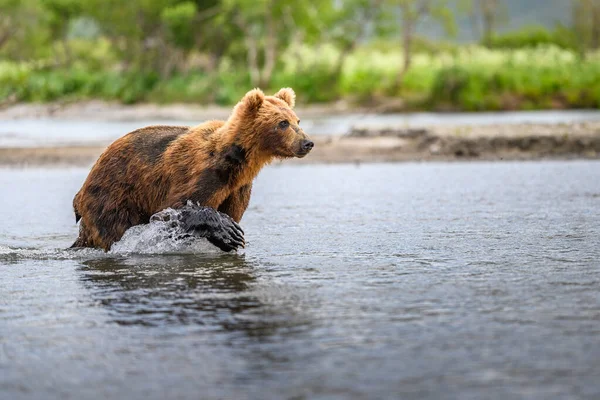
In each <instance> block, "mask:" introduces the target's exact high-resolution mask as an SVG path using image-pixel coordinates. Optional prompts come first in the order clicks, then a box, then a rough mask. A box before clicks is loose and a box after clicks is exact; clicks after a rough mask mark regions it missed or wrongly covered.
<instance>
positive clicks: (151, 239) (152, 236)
mask: <svg viewBox="0 0 600 400" xmlns="http://www.w3.org/2000/svg"><path fill="white" fill-rule="evenodd" d="M178 213H179V211H177V210H173V209H171V208H169V209H166V210H163V211H161V214H162V216H163V219H168V220H167V221H165V220H154V219H153V220H151V221H150V223H149V224H144V225H136V226H133V227H131V228H129V229H128V230H127V231H126V232H125V234H124V235H123V237H122V238H121V240H119V241H118V242H116V243H114V244H113V245H112V247H111V248H110V251H109V253H110V254H132V253H134V254H198V253H202V254H219V253H222V251H221V250H219V249H218V248H217V247H216V246H213V245H212V244H211V243H210V242H209V241H208V240H206V239H205V238H202V237H196V236H192V235H190V234H189V233H187V232H185V231H184V230H183V229H182V228H181V226H180V225H179V224H178V223H177V220H178V218H177V215H178ZM165 215H170V218H164V216H165Z"/></svg>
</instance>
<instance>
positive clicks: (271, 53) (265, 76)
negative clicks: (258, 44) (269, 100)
mask: <svg viewBox="0 0 600 400" xmlns="http://www.w3.org/2000/svg"><path fill="white" fill-rule="evenodd" d="M272 6H273V5H272V4H271V2H269V4H267V14H266V16H265V25H266V26H267V37H266V38H265V52H264V54H265V63H264V65H263V69H262V71H261V74H260V85H259V86H260V87H263V88H267V87H268V86H269V83H270V82H271V76H272V75H273V70H274V69H275V63H276V62H277V32H276V29H275V21H273V14H272V13H271V9H272Z"/></svg>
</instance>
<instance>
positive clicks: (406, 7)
mask: <svg viewBox="0 0 600 400" xmlns="http://www.w3.org/2000/svg"><path fill="white" fill-rule="evenodd" d="M388 4H389V5H391V6H392V13H393V10H394V9H395V8H397V11H399V14H400V28H401V37H402V49H403V56H404V57H403V64H402V68H401V69H400V72H399V73H398V75H397V76H396V82H395V84H394V90H395V91H397V90H398V89H399V88H400V87H401V86H402V81H403V79H404V76H405V75H406V73H407V72H408V70H409V69H410V67H411V65H412V56H413V43H414V37H415V30H416V28H417V26H418V24H419V23H420V22H422V21H424V20H425V19H426V18H431V19H433V20H435V21H437V22H440V23H442V25H443V26H444V28H445V30H446V31H447V32H448V33H450V34H454V32H455V31H456V26H455V21H454V18H453V15H452V12H451V11H450V9H449V8H448V6H447V1H446V0H388Z"/></svg>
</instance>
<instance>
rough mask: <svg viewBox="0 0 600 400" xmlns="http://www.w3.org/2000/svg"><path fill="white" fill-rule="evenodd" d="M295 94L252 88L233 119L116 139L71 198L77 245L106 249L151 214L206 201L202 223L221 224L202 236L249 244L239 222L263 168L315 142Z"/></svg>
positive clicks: (226, 246) (229, 244) (230, 244)
mask: <svg viewBox="0 0 600 400" xmlns="http://www.w3.org/2000/svg"><path fill="white" fill-rule="evenodd" d="M295 98H296V95H295V93H294V91H293V90H292V89H290V88H283V89H281V90H280V91H279V92H277V93H276V94H275V95H273V96H265V94H264V93H263V92H262V91H261V90H260V89H254V90H251V91H249V92H248V93H246V95H245V96H244V97H243V98H242V100H241V101H240V102H239V103H238V104H237V105H236V106H235V107H234V109H233V112H232V114H231V116H230V117H229V119H227V121H208V122H205V123H202V124H200V125H198V126H196V127H185V126H149V127H146V128H142V129H138V130H135V131H133V132H131V133H129V134H127V135H125V136H123V137H121V138H120V139H117V140H116V141H115V142H114V143H112V144H111V145H110V146H109V147H108V148H107V149H106V150H105V151H104V153H102V155H100V157H99V159H98V160H97V161H96V163H95V165H94V166H93V167H92V169H91V171H90V173H89V175H88V177H87V179H86V180H85V182H84V184H83V186H82V188H81V190H79V192H78V193H77V195H76V196H75V199H74V200H73V208H74V210H75V217H76V221H79V220H81V221H80V225H79V238H78V239H77V240H76V241H75V243H74V244H73V247H97V248H102V249H104V250H105V251H108V250H109V249H110V247H111V245H112V244H113V243H114V242H116V241H118V240H119V239H121V237H122V236H123V234H124V233H125V231H126V230H127V229H128V228H130V227H132V226H134V225H139V224H145V223H148V222H149V221H150V217H151V216H152V215H153V214H155V213H157V212H159V211H161V210H163V209H165V208H168V207H171V208H186V207H188V208H189V207H193V206H194V204H197V205H199V206H203V207H202V210H201V211H202V212H200V213H196V214H195V218H196V219H197V221H196V223H194V226H195V227H196V228H198V227H203V229H205V230H209V231H210V230H211V229H220V231H219V232H216V233H214V234H212V233H211V232H208V234H206V235H203V236H207V237H208V239H209V240H211V242H213V244H215V245H217V246H219V247H220V248H221V249H223V250H226V251H229V250H232V249H234V248H236V247H237V246H240V245H243V239H242V240H241V241H240V240H239V236H240V235H239V234H240V233H243V232H241V229H240V228H239V226H238V225H237V222H239V221H240V220H241V218H242V215H244V212H245V211H246V208H247V207H248V202H249V200H250V192H251V190H252V181H253V180H254V178H255V177H256V176H257V174H258V172H259V171H260V170H261V168H262V167H263V166H265V165H266V164H268V163H269V162H271V161H272V160H273V159H274V158H289V157H304V156H305V155H306V154H308V152H310V150H311V149H312V147H313V145H314V144H313V142H312V141H310V139H309V137H308V136H307V135H306V134H305V133H304V131H303V130H302V129H301V128H300V127H299V126H298V124H299V123H300V120H299V119H298V117H297V116H296V114H295V113H294V111H293V108H294V104H295ZM190 201H191V202H192V203H189V202H190ZM188 211H189V210H188ZM192 211H193V210H192ZM198 219H199V220H198ZM232 220H233V221H235V222H233V221H232ZM198 229H199V228H198Z"/></svg>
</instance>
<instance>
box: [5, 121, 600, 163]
mask: <svg viewBox="0 0 600 400" xmlns="http://www.w3.org/2000/svg"><path fill="white" fill-rule="evenodd" d="M313 140H314V141H315V148H314V150H313V151H312V153H311V154H310V155H309V156H307V157H306V158H303V159H298V160H296V159H294V160H288V161H285V162H292V163H301V164H307V163H308V164H312V163H369V162H403V161H458V160H536V159H600V122H582V123H571V124H567V123H564V124H503V125H457V126H429V127H427V126H424V127H410V128H406V127H398V126H388V127H377V128H374V127H360V126H355V127H354V128H352V130H351V131H350V132H348V133H347V134H345V135H314V136H313ZM107 144H108V143H107ZM104 147H105V146H103V145H87V146H62V147H22V148H0V165H3V166H28V165H48V166H51V165H60V166H65V165H66V166H69V165H72V166H88V165H91V164H92V163H93V162H94V161H95V160H96V159H97V158H98V156H99V155H100V154H101V153H102V151H103V149H104Z"/></svg>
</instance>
